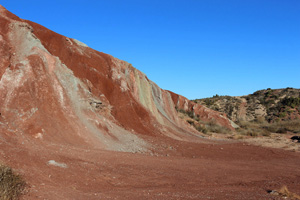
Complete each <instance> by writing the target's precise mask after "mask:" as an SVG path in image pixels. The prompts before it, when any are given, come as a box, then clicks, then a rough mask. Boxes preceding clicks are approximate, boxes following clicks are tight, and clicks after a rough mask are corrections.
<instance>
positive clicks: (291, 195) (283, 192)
mask: <svg viewBox="0 0 300 200" xmlns="http://www.w3.org/2000/svg"><path fill="white" fill-rule="evenodd" d="M278 193H279V195H280V196H283V197H287V198H290V199H295V200H300V196H299V195H297V194H295V193H292V192H290V191H289V190H288V188H287V187H286V186H282V187H281V188H280V190H279V191H278Z"/></svg>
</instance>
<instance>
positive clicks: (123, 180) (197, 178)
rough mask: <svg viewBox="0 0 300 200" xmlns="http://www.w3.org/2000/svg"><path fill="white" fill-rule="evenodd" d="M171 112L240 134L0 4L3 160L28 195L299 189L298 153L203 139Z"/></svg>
mask: <svg viewBox="0 0 300 200" xmlns="http://www.w3.org/2000/svg"><path fill="white" fill-rule="evenodd" d="M175 108H177V109H181V110H184V111H189V112H191V111H192V112H193V113H194V114H195V115H197V116H199V118H201V120H203V121H209V120H214V121H215V122H216V123H218V124H219V125H221V126H223V127H224V128H227V129H231V130H234V128H233V125H232V123H231V122H230V120H228V118H227V117H226V115H225V114H222V113H219V112H216V111H212V110H210V109H208V108H206V107H204V106H201V105H198V104H197V105H196V104H194V103H193V102H191V101H189V100H188V99H186V98H184V97H182V96H180V95H177V94H174V93H172V92H169V91H165V90H162V89H160V88H159V87H158V86H157V85H156V84H155V83H153V82H152V81H150V80H149V79H148V78H147V77H146V76H145V75H144V74H143V73H142V72H140V71H138V70H136V69H135V68H133V67H132V66H131V65H130V64H129V63H127V62H125V61H121V60H119V59H117V58H114V57H112V56H110V55H107V54H104V53H101V52H97V51H95V50H93V49H91V48H89V47H87V46H86V45H84V44H83V43H81V42H79V41H77V40H74V39H70V38H67V37H65V36H62V35H59V34H57V33H54V32H52V31H50V30H48V29H46V28H45V27H43V26H41V25H38V24H36V23H34V22H30V21H27V20H22V19H20V18H18V17H17V16H15V15H14V14H12V13H10V12H9V11H7V10H6V9H5V8H3V7H2V6H0V161H1V162H3V163H4V164H6V165H9V166H11V167H12V168H13V169H15V170H16V171H17V172H18V173H19V174H21V175H22V176H23V177H24V179H25V180H26V182H27V185H28V186H27V189H26V193H25V194H24V195H23V196H22V199H276V198H278V197H276V196H271V195H270V194H269V193H268V192H267V190H274V189H279V188H280V187H281V186H283V185H286V186H287V187H288V188H289V189H290V190H291V191H292V192H295V193H298V194H299V193H300V187H299V186H300V169H299V165H300V154H299V153H297V152H292V151H284V150H281V149H272V148H264V147H258V146H252V145H248V144H246V143H241V142H236V141H228V140H208V139H205V138H203V137H202V136H201V134H200V133H198V132H197V131H196V130H194V129H193V128H192V127H191V126H190V125H189V124H188V123H187V122H185V121H184V120H182V119H180V117H179V116H178V113H177V111H176V109H175Z"/></svg>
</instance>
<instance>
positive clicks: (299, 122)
mask: <svg viewBox="0 0 300 200" xmlns="http://www.w3.org/2000/svg"><path fill="white" fill-rule="evenodd" d="M264 128H265V129H266V130H268V131H270V132H273V133H287V132H288V131H290V132H293V133H300V119H295V120H289V121H279V122H273V123H270V124H267V125H265V126H264Z"/></svg>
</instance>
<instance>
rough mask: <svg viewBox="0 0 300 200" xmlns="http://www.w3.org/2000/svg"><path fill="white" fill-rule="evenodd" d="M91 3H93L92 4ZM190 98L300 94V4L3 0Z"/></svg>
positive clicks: (283, 0)
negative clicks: (274, 92)
mask: <svg viewBox="0 0 300 200" xmlns="http://www.w3.org/2000/svg"><path fill="white" fill-rule="evenodd" d="M87 2H88V3H87ZM0 4H2V5H3V6H4V7H6V8H7V9H8V10H9V11H11V12H13V13H14V14H16V15H18V16H19V17H21V18H23V19H28V20H31V21H34V22H37V23H39V24H41V25H43V26H45V27H47V28H49V29H51V30H53V31H55V32H58V33H60V34H62V35H65V36H68V37H71V38H75V39H78V40H80V41H82V42H84V43H86V44H87V45H88V46H90V47H92V48H94V49H96V50H98V51H101V52H105V53H108V54H111V55H113V56H115V57H117V58H120V59H122V60H126V61H127V62H129V63H131V64H132V65H133V66H134V67H136V68H137V69H139V70H141V71H142V72H144V73H145V74H146V75H147V76H148V77H149V78H150V79H151V80H153V81H154V82H156V83H157V84H158V85H159V86H160V87H161V88H163V89H167V90H171V91H173V92H176V93H178V94H181V95H183V96H186V97H187V98H189V99H195V98H204V97H210V96H213V95H215V94H218V95H232V96H240V95H246V94H250V93H253V92H254V91H256V90H259V89H266V88H272V89H275V88H285V87H294V88H300V78H299V77H300V1H299V0H172V1H170V0H160V1H159V0H109V1H108V0H105V1H104V0H97V1H96V0H90V1H76V0H72V1H69V0H63V1H62V0H52V1H40V0H27V1H13V0H3V1H1V3H0Z"/></svg>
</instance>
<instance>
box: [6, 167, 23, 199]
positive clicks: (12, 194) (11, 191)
mask: <svg viewBox="0 0 300 200" xmlns="http://www.w3.org/2000/svg"><path fill="white" fill-rule="evenodd" d="M24 189H25V181H24V180H23V179H22V177H21V176H20V175H18V174H15V173H14V172H13V171H12V169H11V168H10V167H7V166H5V165H2V164H0V199H1V200H16V199H19V197H20V195H21V194H22V192H23V191H24Z"/></svg>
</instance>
